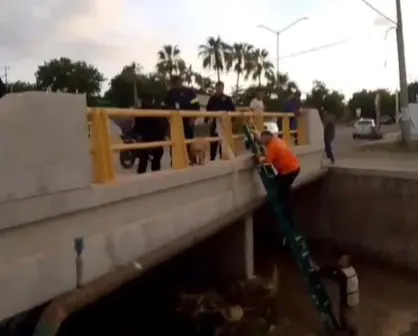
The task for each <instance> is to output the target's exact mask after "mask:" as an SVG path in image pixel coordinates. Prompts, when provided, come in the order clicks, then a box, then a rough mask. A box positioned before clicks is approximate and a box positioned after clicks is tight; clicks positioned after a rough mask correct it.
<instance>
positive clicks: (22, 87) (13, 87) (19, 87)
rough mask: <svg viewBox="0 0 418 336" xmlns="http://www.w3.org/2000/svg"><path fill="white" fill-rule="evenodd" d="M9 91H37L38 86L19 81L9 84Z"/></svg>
mask: <svg viewBox="0 0 418 336" xmlns="http://www.w3.org/2000/svg"><path fill="white" fill-rule="evenodd" d="M8 86H9V88H8V89H9V91H10V92H26V91H36V90H37V89H38V88H37V87H36V84H33V83H28V82H22V81H17V82H14V83H9V85H8Z"/></svg>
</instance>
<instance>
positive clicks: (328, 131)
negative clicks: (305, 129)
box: [319, 106, 335, 163]
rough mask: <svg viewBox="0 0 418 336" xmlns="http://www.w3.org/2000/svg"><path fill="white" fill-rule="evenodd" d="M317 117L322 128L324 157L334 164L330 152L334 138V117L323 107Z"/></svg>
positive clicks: (331, 152)
mask: <svg viewBox="0 0 418 336" xmlns="http://www.w3.org/2000/svg"><path fill="white" fill-rule="evenodd" d="M319 117H320V118H321V121H322V124H323V127H324V147H325V155H326V156H327V159H328V160H330V161H331V163H334V162H335V157H334V153H333V151H332V142H333V141H334V138H335V117H334V116H333V115H332V114H331V113H329V112H328V111H327V110H325V108H324V107H323V106H321V108H320V109H319Z"/></svg>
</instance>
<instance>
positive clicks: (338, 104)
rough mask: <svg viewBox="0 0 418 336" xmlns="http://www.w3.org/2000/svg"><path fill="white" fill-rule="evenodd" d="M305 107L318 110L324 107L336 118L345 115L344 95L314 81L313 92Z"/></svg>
mask: <svg viewBox="0 0 418 336" xmlns="http://www.w3.org/2000/svg"><path fill="white" fill-rule="evenodd" d="M305 105H307V106H309V107H313V108H316V109H318V110H319V109H321V108H322V107H323V108H324V109H326V110H327V111H328V112H329V113H331V114H333V115H334V116H335V117H336V118H341V117H342V116H343V114H344V107H345V106H344V95H343V94H342V93H340V92H338V91H336V90H330V89H328V88H327V86H326V85H325V84H324V83H323V82H320V81H314V82H313V87H312V90H311V92H310V93H309V94H308V95H307V96H306V101H305Z"/></svg>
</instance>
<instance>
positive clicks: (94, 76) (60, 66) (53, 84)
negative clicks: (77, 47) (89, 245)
mask: <svg viewBox="0 0 418 336" xmlns="http://www.w3.org/2000/svg"><path fill="white" fill-rule="evenodd" d="M35 78H36V87H37V88H38V89H40V90H43V91H46V90H50V91H52V92H57V91H61V92H70V93H85V94H86V96H87V102H88V103H89V104H91V103H93V102H94V101H95V100H97V97H98V96H99V95H100V90H101V85H102V83H103V82H104V81H105V78H104V77H103V75H102V74H101V73H100V71H99V70H98V69H97V68H95V67H94V66H93V65H90V64H87V63H86V62H84V61H77V62H74V61H72V60H70V59H69V58H65V57H61V58H60V59H53V60H50V61H48V62H45V63H44V64H43V65H40V66H39V67H38V70H37V71H36V73H35Z"/></svg>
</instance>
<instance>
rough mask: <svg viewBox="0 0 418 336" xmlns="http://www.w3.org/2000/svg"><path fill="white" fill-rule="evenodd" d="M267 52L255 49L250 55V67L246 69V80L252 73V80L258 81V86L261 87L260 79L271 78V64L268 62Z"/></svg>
mask: <svg viewBox="0 0 418 336" xmlns="http://www.w3.org/2000/svg"><path fill="white" fill-rule="evenodd" d="M268 56H269V52H268V51H267V50H266V49H256V50H255V51H254V53H253V54H252V55H251V61H250V64H251V66H249V67H248V71H247V76H246V77H247V78H248V76H249V75H250V74H251V73H252V78H253V80H256V81H258V86H259V87H261V79H262V77H266V78H269V77H272V76H273V69H274V66H273V63H271V62H270V61H269V60H268Z"/></svg>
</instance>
